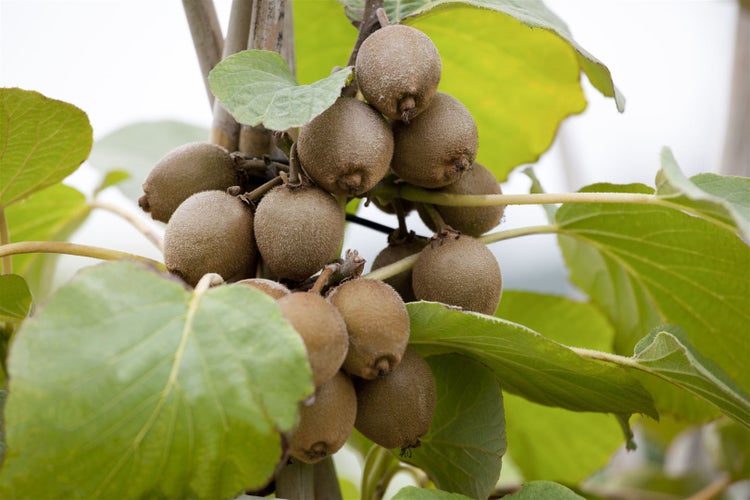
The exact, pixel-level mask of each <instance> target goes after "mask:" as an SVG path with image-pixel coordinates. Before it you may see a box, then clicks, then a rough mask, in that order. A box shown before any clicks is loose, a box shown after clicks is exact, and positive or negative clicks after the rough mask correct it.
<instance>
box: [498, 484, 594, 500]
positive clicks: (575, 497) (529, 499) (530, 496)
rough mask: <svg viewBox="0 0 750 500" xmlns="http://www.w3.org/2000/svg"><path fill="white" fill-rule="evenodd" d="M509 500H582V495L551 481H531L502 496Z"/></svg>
mask: <svg viewBox="0 0 750 500" xmlns="http://www.w3.org/2000/svg"><path fill="white" fill-rule="evenodd" d="M504 498H506V499H509V500H539V499H545V498H548V499H555V500H583V497H582V496H581V495H579V494H577V493H576V492H574V491H573V490H571V489H569V488H566V487H565V486H563V485H562V484H557V483H553V482H551V481H531V482H529V483H526V484H524V485H523V487H522V488H521V490H520V491H518V492H516V493H513V494H512V495H508V496H506V497H504Z"/></svg>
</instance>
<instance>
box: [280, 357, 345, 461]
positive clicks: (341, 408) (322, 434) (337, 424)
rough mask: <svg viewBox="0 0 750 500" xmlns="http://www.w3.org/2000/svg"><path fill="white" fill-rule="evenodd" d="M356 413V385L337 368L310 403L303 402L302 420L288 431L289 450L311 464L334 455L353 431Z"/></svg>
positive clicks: (291, 453) (301, 409)
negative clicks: (307, 404)
mask: <svg viewBox="0 0 750 500" xmlns="http://www.w3.org/2000/svg"><path fill="white" fill-rule="evenodd" d="M356 415H357V396H356V394H355V392H354V385H353V384H352V381H351V379H349V377H348V376H347V375H346V374H344V373H342V372H338V373H336V375H334V376H333V378H331V379H330V380H329V381H328V382H326V383H325V384H323V385H322V386H320V387H318V389H317V390H316V391H315V399H314V401H313V403H312V404H311V405H309V406H305V405H304V404H303V405H301V407H300V418H299V422H298V423H297V426H296V427H295V429H294V430H293V431H292V432H291V433H290V435H289V440H288V443H289V454H290V455H291V456H293V457H294V458H296V459H298V460H301V461H303V462H306V463H309V464H313V463H315V462H319V461H320V460H323V459H324V458H325V457H327V456H330V455H333V454H334V453H336V452H337V451H338V450H339V449H341V447H342V446H344V443H345V442H346V440H347V439H348V438H349V435H350V434H351V433H352V430H353V429H354V420H355V418H356Z"/></svg>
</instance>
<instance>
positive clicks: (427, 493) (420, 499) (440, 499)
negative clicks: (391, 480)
mask: <svg viewBox="0 0 750 500" xmlns="http://www.w3.org/2000/svg"><path fill="white" fill-rule="evenodd" d="M393 500H469V497H466V496H464V495H459V494H456V493H448V492H447V491H442V490H428V489H426V488H417V487H416V486H405V487H404V488H401V489H400V490H398V493H396V494H395V495H393Z"/></svg>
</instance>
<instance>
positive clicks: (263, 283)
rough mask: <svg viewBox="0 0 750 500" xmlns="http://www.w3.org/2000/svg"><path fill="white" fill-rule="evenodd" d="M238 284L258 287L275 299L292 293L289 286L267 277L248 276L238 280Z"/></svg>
mask: <svg viewBox="0 0 750 500" xmlns="http://www.w3.org/2000/svg"><path fill="white" fill-rule="evenodd" d="M237 284H238V285H246V286H251V287H253V288H257V289H258V290H260V291H261V292H263V293H265V294H266V295H268V296H269V297H271V298H273V299H280V298H281V297H283V296H284V295H289V294H290V293H292V292H291V291H290V290H289V289H288V288H287V287H285V286H284V285H282V284H281V283H279V282H278V281H273V280H269V279H265V278H248V279H244V280H240V281H238V282H237Z"/></svg>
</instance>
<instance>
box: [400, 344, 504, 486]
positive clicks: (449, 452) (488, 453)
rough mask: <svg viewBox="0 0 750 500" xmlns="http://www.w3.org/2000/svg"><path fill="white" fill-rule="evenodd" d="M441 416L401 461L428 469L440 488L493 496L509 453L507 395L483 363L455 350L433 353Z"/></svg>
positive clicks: (432, 359)
mask: <svg viewBox="0 0 750 500" xmlns="http://www.w3.org/2000/svg"><path fill="white" fill-rule="evenodd" d="M427 362H428V363H429V364H430V368H432V373H433V375H434V376H435V383H436V386H437V402H436V406H435V417H434V418H433V420H432V425H431V426H430V431H429V432H428V433H427V434H426V435H425V436H423V437H422V438H421V442H422V445H421V446H420V447H418V448H415V449H413V450H410V452H407V453H406V454H405V456H403V457H402V458H401V459H402V460H404V461H406V462H409V463H412V464H414V465H416V466H418V467H420V468H421V469H422V470H424V471H425V472H427V474H428V475H429V476H430V479H432V481H433V482H434V483H435V485H437V487H438V488H440V489H442V490H446V491H451V492H454V493H461V494H464V495H467V496H470V497H473V498H487V497H488V496H489V494H490V493H491V492H492V489H493V488H494V487H495V484H497V480H498V478H499V477H500V468H501V466H502V458H503V454H504V453H505V445H506V443H505V417H504V414H503V395H502V391H501V389H500V385H499V384H498V381H497V379H496V378H495V376H494V375H493V373H492V372H491V371H489V370H488V369H487V368H486V367H484V366H483V365H482V364H480V363H478V362H476V361H473V360H471V359H467V358H466V357H465V356H459V355H455V354H450V355H445V356H431V357H429V358H427Z"/></svg>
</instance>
